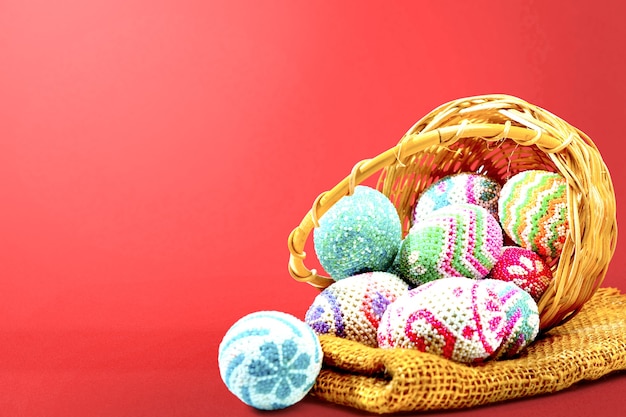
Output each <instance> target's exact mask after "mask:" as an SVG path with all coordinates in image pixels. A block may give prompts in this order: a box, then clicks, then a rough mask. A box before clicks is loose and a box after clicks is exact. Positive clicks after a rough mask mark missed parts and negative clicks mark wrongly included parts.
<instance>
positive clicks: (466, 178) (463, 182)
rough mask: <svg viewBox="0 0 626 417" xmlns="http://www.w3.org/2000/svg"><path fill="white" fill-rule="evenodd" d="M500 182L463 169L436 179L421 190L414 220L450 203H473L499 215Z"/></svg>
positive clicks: (417, 220) (414, 210) (494, 214)
mask: <svg viewBox="0 0 626 417" xmlns="http://www.w3.org/2000/svg"><path fill="white" fill-rule="evenodd" d="M499 195H500V184H498V183H497V182H496V181H494V180H493V179H491V178H489V177H487V176H485V175H480V174H474V173H469V172H464V173H460V174H455V175H449V176H447V177H443V178H441V179H440V180H438V181H436V182H435V183H433V184H432V185H430V186H429V187H428V188H426V189H425V190H424V191H423V192H422V194H420V196H419V198H418V200H417V203H416V204H415V208H414V209H413V224H415V223H418V222H419V221H420V220H422V219H423V218H424V217H426V216H428V215H429V214H430V213H432V212H433V211H435V210H437V209H440V208H442V207H445V206H449V205H451V204H474V205H477V206H480V207H482V208H484V209H486V210H487V211H488V212H489V213H491V215H492V216H494V217H496V218H497V216H498V197H499Z"/></svg>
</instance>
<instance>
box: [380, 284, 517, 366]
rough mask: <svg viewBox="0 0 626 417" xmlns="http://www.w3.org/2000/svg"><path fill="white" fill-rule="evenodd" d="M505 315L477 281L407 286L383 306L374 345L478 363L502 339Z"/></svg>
mask: <svg viewBox="0 0 626 417" xmlns="http://www.w3.org/2000/svg"><path fill="white" fill-rule="evenodd" d="M505 318H506V317H505V314H504V311H503V310H502V304H501V302H500V298H499V297H498V296H497V295H496V294H495V293H494V292H493V291H492V290H490V289H489V288H488V287H487V286H486V285H482V284H481V280H473V279H470V278H464V277H448V278H443V279H440V280H437V281H432V282H429V283H427V284H424V285H422V286H420V287H417V288H415V289H412V290H410V291H409V292H408V293H407V294H406V295H404V296H402V297H400V298H398V299H397V300H396V301H395V302H394V303H392V304H391V305H390V306H389V307H388V308H387V310H386V311H385V314H383V317H382V319H381V322H380V326H379V328H378V344H379V346H380V347H381V348H396V347H397V348H409V349H417V350H420V351H422V352H430V353H433V354H436V355H439V356H442V357H444V358H446V359H451V360H454V361H457V362H462V363H477V362H482V361H484V360H487V359H489V358H490V357H491V356H492V355H493V354H494V353H495V352H496V350H497V349H498V347H499V346H500V344H501V343H502V337H503V331H502V329H503V326H504V324H505Z"/></svg>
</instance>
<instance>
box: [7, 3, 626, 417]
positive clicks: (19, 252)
mask: <svg viewBox="0 0 626 417" xmlns="http://www.w3.org/2000/svg"><path fill="white" fill-rule="evenodd" d="M56 3H60V4H56ZM621 8H622V6H621V2H619V1H611V2H602V3H599V2H592V1H581V2H577V3H576V4H575V5H574V4H573V3H572V2H566V1H554V2H540V1H535V2H532V1H510V2H496V1H477V2H453V1H430V2H400V1H398V2H378V3H369V2H363V1H350V2H346V1H342V2H296V1H290V0H285V1H267V2H257V1H246V2H242V1H219V2H216V1H211V2H206V1H196V2H191V1H184V0H178V1H170V0H157V1H143V0H127V1H118V0H107V1H105V0H93V1H78V0H71V1H65V2H47V1H34V0H19V1H18V0H5V1H2V2H0V63H1V69H0V97H1V99H0V194H1V195H2V203H1V204H0V236H1V237H0V265H2V267H1V270H0V410H2V411H1V412H0V414H1V415H3V416H4V415H6V416H29V417H30V416H148V415H149V416H153V417H154V416H202V415H207V416H208V415H211V416H227V415H228V416H232V415H259V413H258V412H256V411H254V410H252V409H250V408H248V407H247V406H245V405H243V404H242V403H240V402H239V401H238V400H237V399H236V398H235V397H233V396H232V395H231V394H230V393H228V391H227V390H226V388H225V387H224V385H223V384H222V382H221V380H220V378H219V374H218V371H217V345H218V343H219V341H220V339H221V337H222V336H223V334H224V333H225V332H226V330H227V329H228V328H229V327H230V325H231V324H232V323H234V322H235V321H236V320H237V319H238V318H239V317H241V316H243V315H245V314H247V313H249V312H252V311H257V310H261V309H274V310H282V311H286V312H290V313H292V314H295V315H298V316H302V315H303V314H304V312H305V311H306V308H307V306H308V304H309V303H310V302H311V300H312V298H313V297H314V295H315V294H316V292H315V290H314V289H313V288H311V287H309V286H307V285H305V284H298V283H296V282H295V281H293V280H292V279H291V278H290V277H289V275H288V273H287V269H286V265H287V259H288V251H287V247H286V241H287V236H288V234H289V232H290V231H291V230H292V229H293V227H295V226H296V225H297V224H298V223H299V221H300V220H301V218H302V217H303V216H304V214H305V213H306V211H307V210H308V209H309V207H310V205H311V204H312V202H313V200H314V198H315V197H316V196H317V195H318V194H319V193H320V192H322V191H324V190H326V189H328V188H330V187H331V186H333V185H334V184H335V183H337V182H338V181H339V180H340V179H341V178H343V177H344V176H345V175H347V174H348V173H349V171H350V168H351V167H352V165H353V164H354V163H355V162H357V161H359V160H360V159H363V158H366V157H371V156H374V155H376V154H378V153H379V152H381V151H382V150H384V149H387V148H388V147H390V146H392V145H393V144H395V143H396V142H397V140H398V139H399V138H400V136H401V135H402V133H404V131H406V129H408V128H409V127H410V126H411V125H412V124H413V123H414V122H415V121H416V120H417V119H418V118H419V117H421V116H422V115H423V114H425V113H426V112H428V111H429V110H431V109H432V108H434V107H435V106H437V105H439V104H442V103H444V102H446V101H448V100H451V99H454V98H458V97H463V96H468V95H474V94H483V93H492V92H502V93H509V94H513V95H517V96H520V97H522V98H524V99H526V100H528V101H530V102H533V103H535V104H538V105H540V106H542V107H545V108H547V109H549V110H551V111H552V112H554V113H556V114H558V115H560V116H561V117H563V118H564V119H566V120H567V121H569V122H570V123H571V124H573V125H575V126H577V127H579V128H580V129H582V130H583V131H585V132H586V133H588V134H589V135H590V136H591V137H592V138H593V139H594V141H595V142H596V144H597V145H598V147H599V148H600V150H601V152H602V153H603V155H604V157H605V160H606V163H607V165H608V167H609V169H610V171H611V174H612V176H613V180H614V183H615V189H616V194H617V200H618V213H619V214H618V216H619V217H618V221H621V220H622V219H623V218H624V215H625V212H624V210H623V209H622V208H621V207H622V206H621V203H622V201H623V198H622V196H623V195H624V191H625V190H624V187H625V186H626V183H625V182H624V181H623V179H624V175H625V169H626V167H625V165H624V164H623V162H622V158H623V155H624V153H623V149H622V143H623V136H624V129H623V121H624V119H625V118H626V110H625V109H626V106H624V102H625V101H626V78H625V75H624V74H626V61H625V59H624V53H623V49H624V41H625V40H626V27H625V26H624V25H623V15H624V13H623V10H621ZM624 248H625V246H624V244H623V243H622V242H620V243H619V245H618V248H617V254H616V256H615V259H614V261H613V263H612V266H611V268H610V271H609V274H608V276H607V278H606V281H605V284H604V285H606V286H614V287H618V288H620V289H621V290H623V291H626V281H624V279H623V272H622V271H623V270H624V269H625V267H626V264H625V258H626V257H625V256H624V255H625V250H626V249H624ZM625 389H626V375H625V374H624V373H617V374H613V375H611V376H609V377H607V378H605V379H603V380H602V381H600V382H594V383H584V384H581V385H579V386H577V387H575V388H573V389H570V390H567V391H566V392H563V393H559V394H556V395H553V396H546V397H540V398H534V399H528V400H524V401H516V402H512V403H505V404H500V405H495V406H490V407H483V408H480V409H475V410H467V411H462V412H460V413H450V414H454V415H457V414H459V415H502V414H505V413H506V414H507V415H509V416H516V415H519V416H522V415H524V416H526V415H528V414H532V413H537V414H539V413H541V414H546V415H553V416H558V415H592V414H593V415H596V414H598V415H604V416H617V415H623V414H624V412H625V411H626V404H625V402H624V400H623V392H624V390H625ZM276 414H277V415H299V416H300V415H320V414H326V415H359V413H358V412H356V411H352V410H348V409H344V408H338V407H335V406H333V405H330V404H327V403H323V402H320V401H318V400H315V399H311V398H308V399H306V400H305V401H304V402H302V403H300V404H298V405H296V406H294V407H292V408H290V409H287V410H284V411H282V412H277V413H276ZM445 414H447V413H442V414H440V415H445Z"/></svg>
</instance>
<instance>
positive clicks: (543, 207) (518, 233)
mask: <svg viewBox="0 0 626 417" xmlns="http://www.w3.org/2000/svg"><path fill="white" fill-rule="evenodd" d="M567 210H568V208H567V182H566V180H565V178H564V177H563V176H562V175H560V174H558V173H555V172H549V171H543V170H529V171H522V172H520V173H518V174H516V175H514V176H512V177H511V178H510V179H509V180H508V181H507V182H506V183H505V184H504V185H503V186H502V190H501V192H500V199H499V201H498V214H499V216H500V222H501V223H502V228H503V229H504V231H505V232H506V233H507V235H509V237H510V238H511V239H512V240H513V241H514V242H515V243H516V244H517V245H519V246H521V247H523V248H526V249H530V250H532V251H533V252H535V253H537V254H539V255H540V256H542V257H544V258H547V259H554V258H556V257H558V256H559V255H560V254H561V250H562V249H563V244H564V243H565V238H566V236H567V232H568V229H569V221H568V212H567Z"/></svg>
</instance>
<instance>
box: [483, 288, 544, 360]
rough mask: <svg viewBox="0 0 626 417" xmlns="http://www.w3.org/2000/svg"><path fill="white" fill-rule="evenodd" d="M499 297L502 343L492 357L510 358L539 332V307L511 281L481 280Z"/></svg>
mask: <svg viewBox="0 0 626 417" xmlns="http://www.w3.org/2000/svg"><path fill="white" fill-rule="evenodd" d="M482 283H483V284H484V285H487V286H488V287H489V288H490V289H491V290H492V291H493V292H495V293H496V294H497V295H498V297H499V298H500V302H501V303H502V309H503V310H504V313H505V315H506V320H505V324H504V327H503V329H502V331H503V337H502V344H501V345H500V348H498V350H497V352H496V354H495V355H494V359H506V358H511V357H513V356H515V355H517V354H519V353H520V352H521V351H522V350H523V349H524V348H526V346H528V345H529V344H530V343H532V342H533V341H534V340H535V338H536V337H537V335H538V334H539V309H538V307H537V303H535V301H534V300H533V298H532V297H531V296H530V294H528V293H527V292H526V291H524V290H523V289H521V288H520V287H518V286H517V285H515V284H513V283H512V282H506V281H500V280H495V279H484V280H482Z"/></svg>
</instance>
